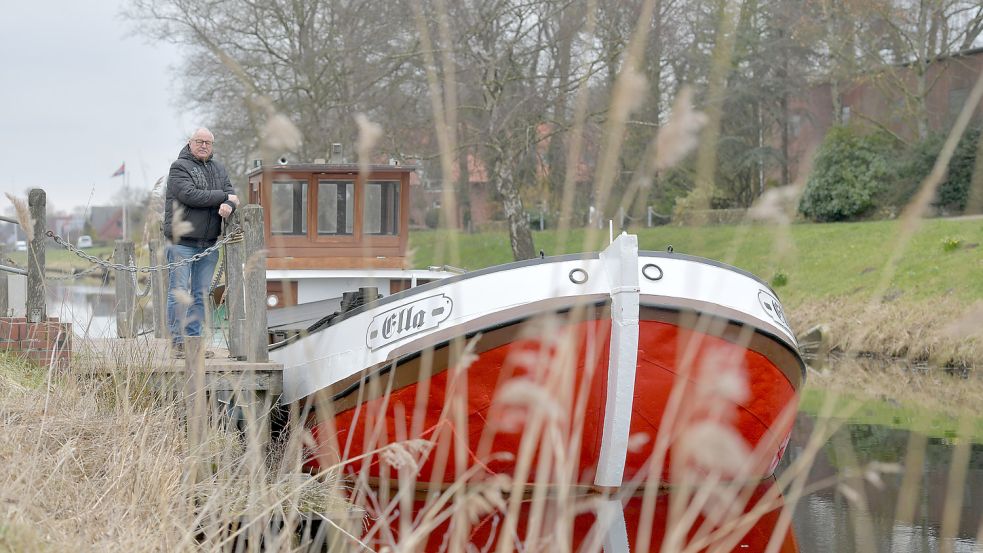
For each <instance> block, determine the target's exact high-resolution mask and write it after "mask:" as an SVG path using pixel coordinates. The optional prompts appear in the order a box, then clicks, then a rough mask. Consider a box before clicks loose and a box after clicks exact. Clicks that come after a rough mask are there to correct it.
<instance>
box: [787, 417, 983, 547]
mask: <svg viewBox="0 0 983 553" xmlns="http://www.w3.org/2000/svg"><path fill="white" fill-rule="evenodd" d="M815 424H816V421H815V419H814V418H812V417H810V416H807V415H804V414H803V415H799V418H798V420H797V421H796V426H795V429H794V430H793V433H792V440H791V442H790V445H789V448H788V452H787V454H786V458H785V461H784V463H783V464H785V465H786V466H787V464H788V463H790V462H791V461H793V460H794V459H795V458H796V456H797V455H799V454H801V451H802V449H803V448H804V447H805V444H806V442H807V441H808V439H809V436H810V435H811V434H812V432H813V430H814V428H815ZM910 434H911V433H910V432H909V431H906V430H899V429H895V428H889V427H885V426H877V425H870V424H848V425H846V426H844V427H843V428H841V429H840V430H839V432H838V434H837V435H836V436H834V437H833V439H831V440H830V441H829V442H828V443H827V444H826V445H825V446H824V448H823V449H822V451H821V452H820V454H819V455H818V457H817V459H816V460H815V464H814V465H813V468H812V472H811V473H810V477H809V479H810V481H811V482H816V481H819V480H822V479H824V478H827V477H831V476H834V475H842V474H844V473H845V470H848V468H849V467H851V466H856V465H860V466H863V465H865V464H867V463H870V462H874V461H879V462H885V463H899V464H902V465H903V464H905V463H906V462H907V461H909V460H908V459H906V456H907V454H908V448H909V445H908V443H909V437H910ZM846 446H849V447H846ZM921 449H922V448H921V447H918V450H921ZM954 450H955V448H954V446H953V444H952V442H951V441H950V440H947V439H942V438H927V439H926V440H925V446H924V465H923V468H922V474H921V482H920V486H919V487H918V491H917V496H916V497H917V502H916V507H915V511H914V513H913V515H914V516H913V520H912V522H910V523H908V522H899V521H897V520H895V517H896V514H897V509H898V504H899V501H900V499H901V498H900V490H901V481H902V475H901V474H884V475H882V476H881V478H882V480H883V486H881V487H878V486H875V485H873V484H871V482H869V481H866V480H859V479H858V480H856V481H855V483H854V484H852V485H854V486H856V487H858V490H857V491H860V492H862V493H861V498H863V500H864V501H865V502H866V508H864V507H861V506H858V505H855V504H854V503H852V502H851V501H848V499H847V498H846V497H845V496H844V495H843V493H842V492H841V491H840V490H838V489H836V488H829V487H827V488H823V489H821V490H820V491H818V492H816V493H813V494H811V495H809V496H806V497H804V498H803V499H802V500H801V501H800V502H799V504H798V505H797V506H796V510H795V516H794V525H795V534H796V537H797V539H798V542H799V544H800V550H801V551H802V552H803V553H813V552H815V553H819V552H828V551H871V552H894V551H904V552H912V553H919V552H934V551H943V550H947V549H948V550H950V551H956V552H963V551H965V552H973V551H979V550H980V549H978V546H977V542H976V534H977V532H978V530H979V524H980V521H981V516H983V445H981V444H972V445H971V446H970V458H969V467H968V471H967V474H966V479H965V482H963V483H961V485H959V486H957V487H956V493H957V494H959V495H958V496H955V497H951V498H949V499H951V500H952V501H956V502H960V501H961V506H962V508H961V510H960V513H959V520H958V524H953V522H955V521H952V522H950V524H952V527H953V529H954V532H952V534H953V535H954V537H950V538H949V539H948V540H943V538H942V527H943V523H944V516H945V515H944V513H945V505H946V502H947V497H946V495H947V488H948V487H949V482H948V479H949V472H950V467H951V465H952V459H953V453H954ZM853 456H855V460H854V459H851V458H850V457H853ZM856 482H863V484H857V483H856ZM946 541H947V542H948V543H946Z"/></svg>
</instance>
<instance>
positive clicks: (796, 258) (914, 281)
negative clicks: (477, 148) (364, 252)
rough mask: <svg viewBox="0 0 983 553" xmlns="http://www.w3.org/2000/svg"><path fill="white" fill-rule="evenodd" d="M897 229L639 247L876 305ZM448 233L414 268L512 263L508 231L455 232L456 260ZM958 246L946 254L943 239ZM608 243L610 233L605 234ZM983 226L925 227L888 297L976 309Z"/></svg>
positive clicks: (680, 240)
mask: <svg viewBox="0 0 983 553" xmlns="http://www.w3.org/2000/svg"><path fill="white" fill-rule="evenodd" d="M899 231H900V229H899V224H898V222H897V221H875V222H863V223H829V224H809V223H803V224H795V225H792V226H791V227H789V228H788V229H787V230H786V229H782V228H779V227H773V226H760V225H753V226H712V227H701V228H693V227H675V226H665V227H655V228H647V229H639V230H638V231H637V233H638V237H639V247H640V248H642V249H645V250H665V249H666V247H667V246H668V245H670V244H671V245H672V246H673V248H674V249H675V251H676V252H680V253H687V254H692V255H698V256H703V257H709V258H712V259H716V260H720V261H725V262H728V263H731V264H733V265H736V266H737V267H740V268H742V269H746V270H748V271H751V272H752V273H755V274H757V275H759V276H760V277H762V278H764V279H766V280H769V281H770V280H771V279H772V277H773V276H774V275H775V274H776V272H779V271H780V272H783V273H785V274H786V275H787V277H788V279H787V281H788V283H787V284H786V285H785V286H783V287H781V288H778V291H779V293H780V294H781V296H782V298H783V300H784V301H785V302H786V303H787V304H788V305H790V306H795V305H798V304H799V303H802V302H804V301H807V300H811V299H812V300H814V299H821V298H827V297H834V296H837V297H854V298H857V299H865V298H868V297H870V294H872V293H873V291H874V290H875V288H876V287H877V285H878V283H879V282H880V279H881V275H882V274H883V271H884V269H885V266H886V264H887V262H888V259H889V258H890V254H891V252H892V251H894V249H895V248H896V241H897V236H898V234H899ZM584 236H585V235H584V232H583V231H582V230H578V231H575V232H573V233H572V234H570V235H569V237H568V239H567V240H565V241H564V244H561V245H558V244H557V240H556V233H555V232H554V231H545V232H536V233H534V241H535V246H536V249H537V250H540V249H542V250H544V252H545V253H546V255H558V254H562V253H575V252H580V251H583V249H584V248H583V247H582V244H583V243H584ZM448 238H449V235H448V233H447V232H446V231H417V232H414V233H412V234H411V235H410V247H411V249H412V250H413V252H414V253H413V263H414V266H417V267H423V266H427V265H439V264H443V263H449V264H454V265H458V266H461V267H464V268H467V269H471V270H473V269H479V268H482V267H488V266H491V265H498V264H501V263H507V262H510V261H511V260H512V259H511V252H510V249H509V241H508V236H507V234H506V233H504V232H494V233H481V234H463V233H458V234H457V235H456V239H457V252H458V255H457V257H456V258H454V257H453V256H447V255H443V256H439V258H438V252H440V251H444V250H446V249H447V248H446V246H445V244H446V243H447V240H448ZM950 238H951V239H957V240H960V241H961V242H960V244H959V247H957V248H956V249H955V250H952V251H946V250H945V248H944V247H943V241H944V240H945V239H950ZM604 242H605V243H606V242H607V231H604ZM981 244H983V219H973V220H966V219H963V220H949V219H931V220H926V221H924V222H923V224H922V226H921V228H920V230H919V231H918V233H917V234H916V235H915V237H914V239H913V240H912V241H911V243H910V244H909V246H908V247H907V248H906V249H905V251H904V253H903V255H902V257H901V259H900V262H899V265H898V269H897V271H896V273H895V275H894V278H893V279H892V280H891V281H890V283H889V285H888V292H889V293H896V292H902V293H903V294H904V295H905V297H906V298H909V299H914V300H924V299H929V298H933V297H939V296H941V295H952V296H954V297H956V298H958V299H961V300H966V301H971V300H976V299H981V298H983V247H981V246H980V245H981Z"/></svg>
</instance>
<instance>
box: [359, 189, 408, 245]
mask: <svg viewBox="0 0 983 553" xmlns="http://www.w3.org/2000/svg"><path fill="white" fill-rule="evenodd" d="M364 215H365V220H364V225H363V230H364V232H365V234H381V235H387V236H388V235H396V234H399V181H373V182H369V183H367V184H366V185H365V212H364Z"/></svg>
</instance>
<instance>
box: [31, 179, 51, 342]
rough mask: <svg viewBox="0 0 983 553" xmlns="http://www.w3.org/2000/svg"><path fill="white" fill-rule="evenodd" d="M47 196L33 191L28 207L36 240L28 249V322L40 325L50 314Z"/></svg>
mask: <svg viewBox="0 0 983 553" xmlns="http://www.w3.org/2000/svg"><path fill="white" fill-rule="evenodd" d="M45 204H46V200H45V194H44V190H41V189H40V188H33V189H31V192H30V194H29V195H28V199H27V205H28V208H29V209H30V212H31V219H33V220H34V239H32V240H31V243H30V244H28V248H27V250H28V251H27V306H26V307H27V322H29V323H40V322H42V321H44V320H45V319H46V318H47V316H48V312H47V309H46V307H45V304H44V243H45V240H47V238H48V237H47V236H45V234H44V233H45V231H46V230H47V229H46V228H45V227H46V226H47V223H46V222H45V211H44V210H45Z"/></svg>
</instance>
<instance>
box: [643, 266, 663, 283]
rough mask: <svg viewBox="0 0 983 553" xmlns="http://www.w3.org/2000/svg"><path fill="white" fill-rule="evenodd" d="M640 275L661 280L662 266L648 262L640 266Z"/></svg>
mask: <svg viewBox="0 0 983 553" xmlns="http://www.w3.org/2000/svg"><path fill="white" fill-rule="evenodd" d="M642 276H644V277H645V278H647V279H649V280H653V281H654V280H662V268H661V267H659V266H658V265H656V264H655V263H649V264H647V265H645V266H644V267H642Z"/></svg>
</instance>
